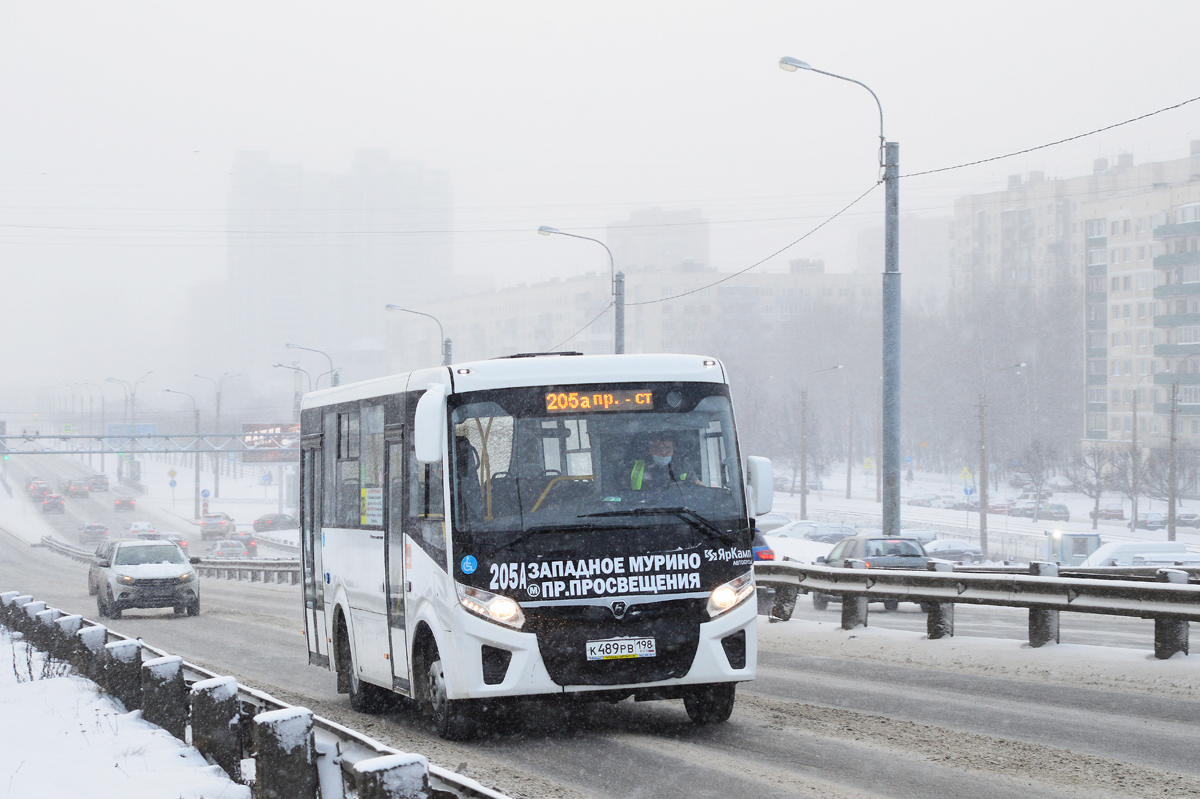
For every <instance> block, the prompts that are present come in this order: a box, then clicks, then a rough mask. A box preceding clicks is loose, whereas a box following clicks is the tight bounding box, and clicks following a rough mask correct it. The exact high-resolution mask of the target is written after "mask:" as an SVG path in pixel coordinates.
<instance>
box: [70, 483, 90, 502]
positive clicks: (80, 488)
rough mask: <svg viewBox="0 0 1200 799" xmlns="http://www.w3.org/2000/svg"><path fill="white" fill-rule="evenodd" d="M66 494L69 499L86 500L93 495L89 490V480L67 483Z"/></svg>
mask: <svg viewBox="0 0 1200 799" xmlns="http://www.w3.org/2000/svg"><path fill="white" fill-rule="evenodd" d="M66 492H67V496H68V497H83V498H84V499H87V498H88V497H89V496H91V493H92V492H91V490H90V489H89V488H88V481H87V480H72V481H70V482H69V483H67V489H66Z"/></svg>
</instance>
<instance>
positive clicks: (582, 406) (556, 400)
mask: <svg viewBox="0 0 1200 799" xmlns="http://www.w3.org/2000/svg"><path fill="white" fill-rule="evenodd" d="M653 409H654V393H653V392H651V391H649V390H642V389H633V390H629V391H550V392H547V394H546V411H547V412H548V413H571V412H577V411H649V410H653Z"/></svg>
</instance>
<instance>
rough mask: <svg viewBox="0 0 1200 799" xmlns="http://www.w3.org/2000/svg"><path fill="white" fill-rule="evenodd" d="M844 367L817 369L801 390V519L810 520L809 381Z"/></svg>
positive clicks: (811, 373)
mask: <svg viewBox="0 0 1200 799" xmlns="http://www.w3.org/2000/svg"><path fill="white" fill-rule="evenodd" d="M841 368H842V365H841V364H840V363H839V364H838V365H837V366H827V367H825V368H824V369H815V370H813V371H811V372H809V373H808V374H807V375H805V377H804V387H803V388H801V389H800V519H801V520H802V521H803V520H804V519H807V518H808V380H809V378H810V377H812V376H813V375H818V374H820V373H821V372H833V371H836V370H838V369H841Z"/></svg>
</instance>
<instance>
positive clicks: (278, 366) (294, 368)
mask: <svg viewBox="0 0 1200 799" xmlns="http://www.w3.org/2000/svg"><path fill="white" fill-rule="evenodd" d="M271 366H273V367H275V368H276V369H291V370H292V371H293V372H296V373H298V374H302V375H304V377H305V378H306V379H307V380H308V390H309V391H312V375H310V374H309V373H308V371H307V370H305V369H301V368H300V367H299V366H290V365H288V364H286V363H273V364H271Z"/></svg>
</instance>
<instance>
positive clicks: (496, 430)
mask: <svg viewBox="0 0 1200 799" xmlns="http://www.w3.org/2000/svg"><path fill="white" fill-rule="evenodd" d="M451 421H452V423H453V427H454V445H453V447H452V448H451V457H452V475H453V480H452V491H453V499H454V513H453V520H454V522H453V524H454V534H455V536H456V539H457V540H459V541H470V542H472V543H473V544H474V545H475V546H481V547H483V548H484V550H485V551H486V550H488V549H491V550H494V549H497V548H501V547H505V546H511V545H515V544H516V543H517V542H518V541H529V540H531V539H533V538H538V537H541V536H543V535H545V534H549V535H550V536H551V537H552V538H557V539H558V540H557V541H556V542H555V543H553V544H550V543H548V544H547V545H548V546H559V545H561V544H562V543H563V542H562V540H561V539H562V536H563V535H570V536H571V537H574V535H580V534H581V535H584V536H593V535H595V534H596V533H603V532H604V531H613V532H616V531H620V530H628V529H631V528H633V529H641V530H646V531H649V530H655V531H657V536H656V537H662V538H664V539H665V540H663V541H661V542H660V543H661V545H663V546H672V545H674V546H685V545H691V544H695V543H697V542H699V541H701V540H705V539H709V538H712V539H724V541H725V543H728V544H732V543H735V542H741V541H742V539H743V538H744V535H745V528H746V524H747V521H746V513H745V501H744V493H743V490H742V482H741V470H740V469H739V466H738V452H737V444H736V437H735V435H734V427H733V414H732V410H731V406H730V402H729V396H728V388H727V387H726V386H725V385H723V384H711V383H647V384H636V385H635V384H625V383H621V384H606V385H598V386H543V387H533V388H509V389H495V390H488V391H477V392H470V393H464V394H459V395H453V396H452V398H451ZM714 543H718V541H714Z"/></svg>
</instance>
